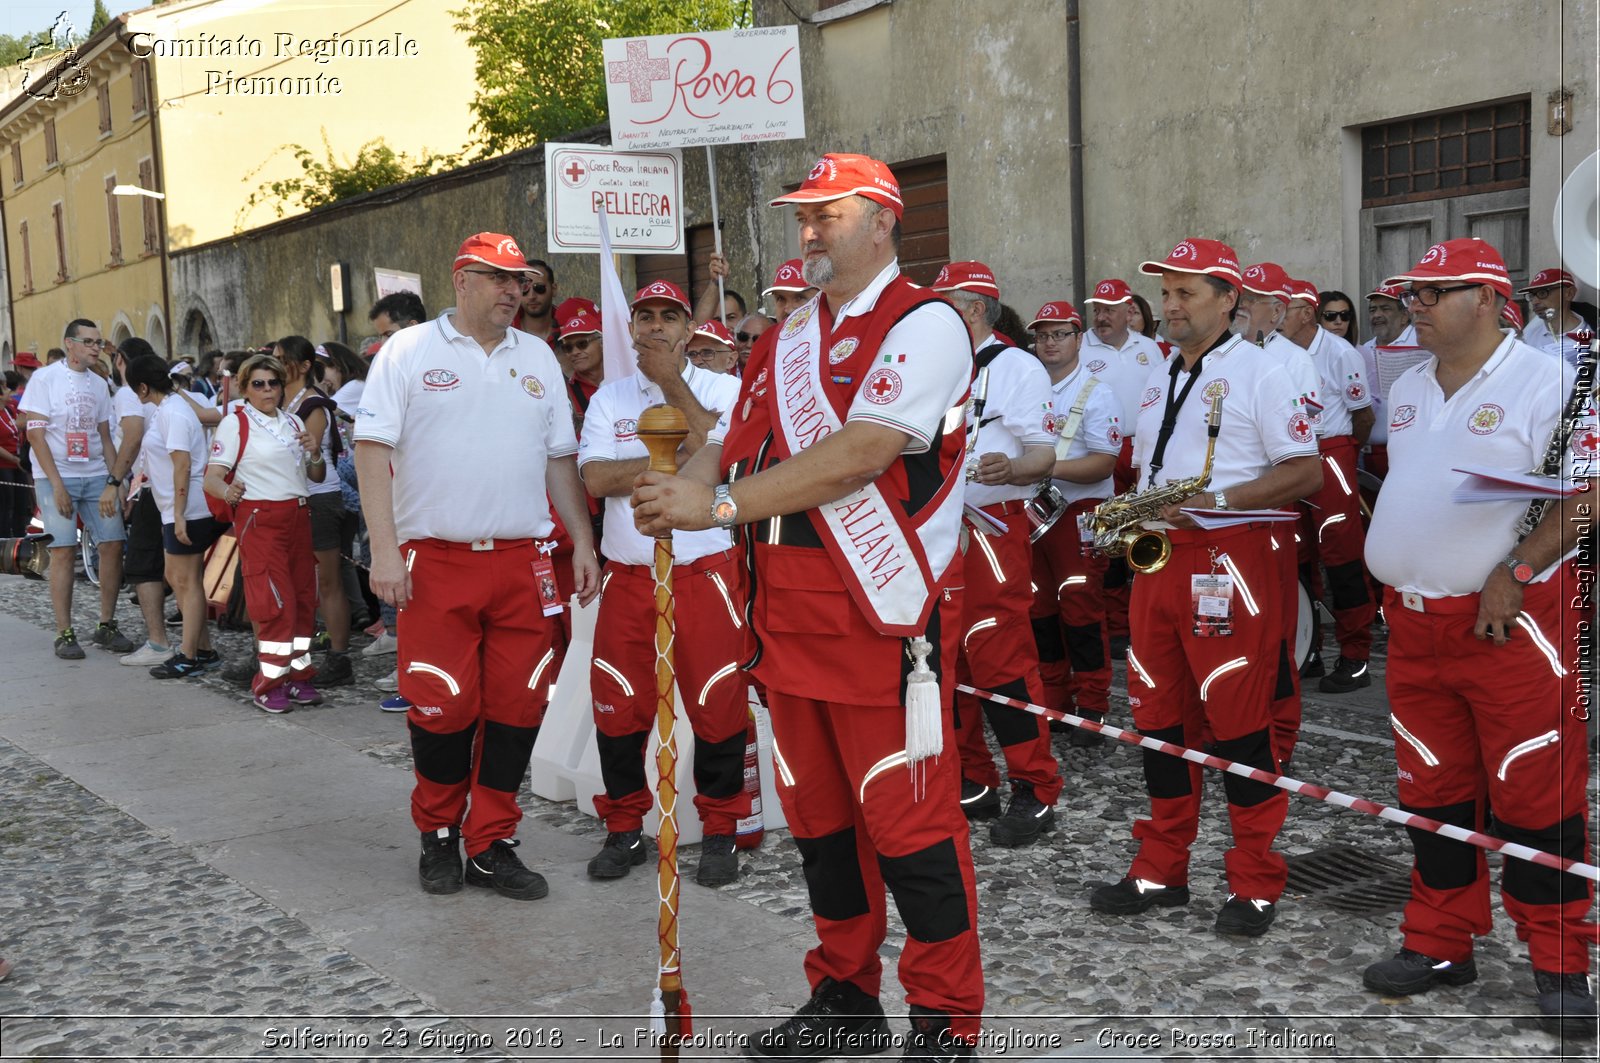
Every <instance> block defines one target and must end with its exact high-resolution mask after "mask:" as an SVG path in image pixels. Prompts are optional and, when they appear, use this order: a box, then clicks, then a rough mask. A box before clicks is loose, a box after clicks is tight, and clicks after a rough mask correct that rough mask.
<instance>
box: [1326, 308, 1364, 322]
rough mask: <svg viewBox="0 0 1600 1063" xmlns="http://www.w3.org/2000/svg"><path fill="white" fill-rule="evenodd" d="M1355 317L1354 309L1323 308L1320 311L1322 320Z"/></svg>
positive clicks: (1341, 319)
mask: <svg viewBox="0 0 1600 1063" xmlns="http://www.w3.org/2000/svg"><path fill="white" fill-rule="evenodd" d="M1355 319H1356V314H1355V311H1354V310H1324V311H1323V312H1322V320H1324V321H1354V320H1355Z"/></svg>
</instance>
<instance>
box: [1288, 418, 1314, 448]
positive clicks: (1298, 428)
mask: <svg viewBox="0 0 1600 1063" xmlns="http://www.w3.org/2000/svg"><path fill="white" fill-rule="evenodd" d="M1311 436H1312V432H1311V418H1309V417H1307V416H1306V415H1305V414H1303V413H1295V414H1293V415H1292V416H1291V417H1290V418H1289V438H1290V439H1292V440H1294V441H1295V442H1296V443H1309V442H1311Z"/></svg>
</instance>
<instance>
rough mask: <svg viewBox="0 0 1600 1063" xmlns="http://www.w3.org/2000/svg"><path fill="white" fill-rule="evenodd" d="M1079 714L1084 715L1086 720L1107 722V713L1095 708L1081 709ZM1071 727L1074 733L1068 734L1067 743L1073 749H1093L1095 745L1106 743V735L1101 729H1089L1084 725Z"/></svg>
mask: <svg viewBox="0 0 1600 1063" xmlns="http://www.w3.org/2000/svg"><path fill="white" fill-rule="evenodd" d="M1078 715H1079V716H1082V717H1083V718H1084V719H1085V720H1093V721H1094V722H1095V723H1105V722H1106V714H1105V713H1103V712H1095V711H1094V710H1093V709H1079V710H1078ZM1069 729H1070V730H1071V731H1072V733H1071V734H1069V735H1068V736H1067V745H1069V746H1071V747H1072V748H1073V749H1092V748H1093V747H1095V746H1103V745H1105V744H1106V736H1105V735H1103V734H1101V733H1100V732H1099V731H1089V730H1085V729H1084V728H1082V727H1073V728H1069Z"/></svg>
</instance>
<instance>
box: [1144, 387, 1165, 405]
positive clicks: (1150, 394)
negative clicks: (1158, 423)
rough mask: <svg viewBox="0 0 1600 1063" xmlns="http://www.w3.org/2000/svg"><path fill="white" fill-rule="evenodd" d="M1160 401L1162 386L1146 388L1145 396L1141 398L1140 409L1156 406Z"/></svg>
mask: <svg viewBox="0 0 1600 1063" xmlns="http://www.w3.org/2000/svg"><path fill="white" fill-rule="evenodd" d="M1160 401H1161V389H1160V388H1145V389H1144V398H1143V399H1141V400H1140V402H1139V409H1141V410H1143V409H1146V408H1147V407H1150V406H1154V405H1155V404H1156V403H1158V402H1160Z"/></svg>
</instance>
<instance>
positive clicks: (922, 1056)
mask: <svg viewBox="0 0 1600 1063" xmlns="http://www.w3.org/2000/svg"><path fill="white" fill-rule="evenodd" d="M905 1045H906V1047H905V1051H903V1052H901V1053H900V1058H901V1059H914V1060H918V1061H922V1063H952V1061H954V1060H958V1059H977V1058H978V1057H977V1052H976V1051H975V1050H974V1049H973V1047H972V1045H970V1044H968V1043H967V1042H966V1041H958V1040H956V1039H955V1038H953V1037H951V1036H950V1016H948V1015H946V1014H944V1013H943V1012H940V1011H929V1010H928V1009H927V1008H923V1007H918V1006H917V1005H915V1004H913V1005H911V1033H910V1034H908V1035H907V1036H906V1040H905Z"/></svg>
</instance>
